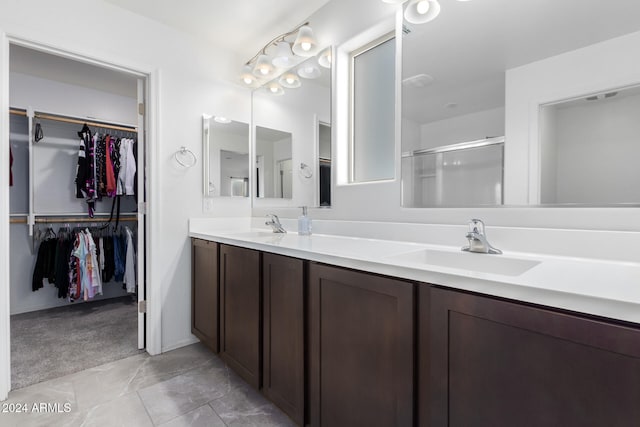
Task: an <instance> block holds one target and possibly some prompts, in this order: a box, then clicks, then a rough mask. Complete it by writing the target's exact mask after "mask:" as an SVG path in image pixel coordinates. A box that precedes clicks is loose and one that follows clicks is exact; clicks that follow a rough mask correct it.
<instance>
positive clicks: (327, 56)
mask: <svg viewBox="0 0 640 427" xmlns="http://www.w3.org/2000/svg"><path fill="white" fill-rule="evenodd" d="M332 60H333V59H332V52H331V46H327V47H325V48H324V49H322V51H321V52H320V53H319V54H318V64H320V66H321V67H324V68H331V62H332Z"/></svg>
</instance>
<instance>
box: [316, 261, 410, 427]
mask: <svg viewBox="0 0 640 427" xmlns="http://www.w3.org/2000/svg"><path fill="white" fill-rule="evenodd" d="M309 298H310V303H309V307H310V319H309V322H310V324H309V327H310V343H309V345H310V348H309V357H310V373H309V375H310V378H309V381H310V391H309V393H310V402H309V404H310V419H311V425H313V426H349V427H355V426H367V427H373V426H384V427H389V426H410V425H412V424H413V372H414V369H413V363H414V358H413V354H414V327H413V326H414V285H413V284H412V283H408V282H404V281H401V280H394V279H390V278H386V277H380V276H376V275H372V274H367V273H362V272H356V271H351V270H345V269H341V268H336V267H330V266H325V265H319V264H311V265H310V267H309Z"/></svg>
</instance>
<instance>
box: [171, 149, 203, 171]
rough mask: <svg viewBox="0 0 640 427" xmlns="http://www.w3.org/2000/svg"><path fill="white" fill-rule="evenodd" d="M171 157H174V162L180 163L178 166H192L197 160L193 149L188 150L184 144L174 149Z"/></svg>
mask: <svg viewBox="0 0 640 427" xmlns="http://www.w3.org/2000/svg"><path fill="white" fill-rule="evenodd" d="M173 157H174V158H175V159H176V162H178V163H179V164H180V166H182V167H185V168H190V167H192V166H194V165H195V164H196V162H197V161H198V159H197V158H196V155H195V154H193V151H191V150H189V149H188V148H187V147H185V146H182V147H180V149H179V150H178V151H176V153H175V154H174V155H173Z"/></svg>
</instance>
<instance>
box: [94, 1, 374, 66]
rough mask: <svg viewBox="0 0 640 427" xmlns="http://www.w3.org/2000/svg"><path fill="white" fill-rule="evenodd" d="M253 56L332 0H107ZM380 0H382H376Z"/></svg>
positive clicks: (220, 45) (247, 55) (216, 44)
mask: <svg viewBox="0 0 640 427" xmlns="http://www.w3.org/2000/svg"><path fill="white" fill-rule="evenodd" d="M104 1H105V2H107V3H111V4H114V5H116V6H119V7H121V8H123V9H127V10H129V11H131V12H134V13H136V14H138V15H142V16H145V17H147V18H150V19H152V20H155V21H159V22H162V23H164V24H166V25H168V26H170V27H173V28H175V29H178V30H180V31H183V32H186V33H189V34H192V35H194V36H196V37H200V38H202V39H204V40H207V41H209V42H210V43H212V44H213V45H215V46H218V47H221V48H224V49H228V50H231V51H233V52H237V53H238V54H240V55H241V57H243V58H245V57H246V58H247V60H248V59H249V58H251V57H252V56H253V55H255V54H256V53H257V52H258V51H259V50H260V49H262V47H263V46H264V45H265V44H266V43H268V42H269V41H270V40H271V39H272V38H274V37H276V36H278V35H280V34H282V33H285V32H287V31H290V30H291V29H293V28H295V27H296V26H297V25H299V24H301V23H303V22H304V21H305V20H306V19H307V18H308V17H309V16H310V15H312V14H313V13H314V12H315V11H316V10H318V9H319V8H321V7H322V6H324V5H325V4H326V3H328V2H329V0H305V1H299V0H269V1H264V0H234V1H223V0H180V2H179V3H177V2H176V1H175V0H104ZM374 1H378V0H374Z"/></svg>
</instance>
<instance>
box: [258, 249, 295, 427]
mask: <svg viewBox="0 0 640 427" xmlns="http://www.w3.org/2000/svg"><path fill="white" fill-rule="evenodd" d="M303 268H304V263H303V261H302V260H300V259H295V258H288V257H284V256H280V255H274V254H268V253H265V254H263V255H262V271H263V273H262V277H263V282H262V283H263V307H264V326H263V331H264V333H263V337H264V338H263V340H264V341H263V344H264V350H263V355H264V363H263V366H264V368H263V392H264V394H265V395H266V396H267V397H268V398H269V399H270V400H271V401H272V402H274V403H275V404H276V405H277V406H279V407H280V408H281V409H282V410H283V411H284V412H286V413H287V415H289V416H290V417H291V419H292V420H294V421H295V422H296V423H297V424H298V425H303V424H304V276H303V274H304V270H303Z"/></svg>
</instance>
